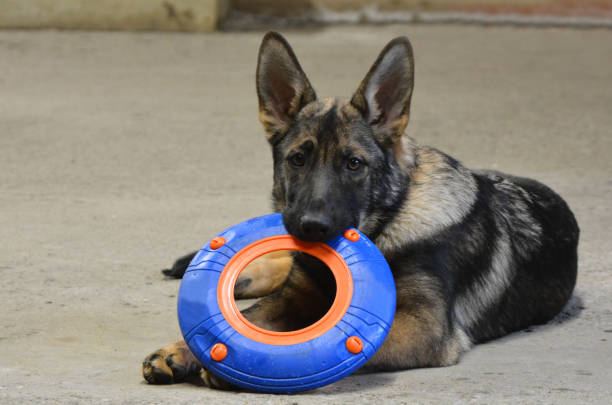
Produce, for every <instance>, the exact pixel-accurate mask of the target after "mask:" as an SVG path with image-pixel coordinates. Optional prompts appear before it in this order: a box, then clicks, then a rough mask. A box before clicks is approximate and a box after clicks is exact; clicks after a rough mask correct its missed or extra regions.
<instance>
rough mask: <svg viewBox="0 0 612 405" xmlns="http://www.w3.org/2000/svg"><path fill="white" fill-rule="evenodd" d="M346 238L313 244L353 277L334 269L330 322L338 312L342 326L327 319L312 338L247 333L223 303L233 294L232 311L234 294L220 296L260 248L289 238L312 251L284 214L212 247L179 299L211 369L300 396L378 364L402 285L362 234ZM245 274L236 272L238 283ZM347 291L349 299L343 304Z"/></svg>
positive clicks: (195, 346)
mask: <svg viewBox="0 0 612 405" xmlns="http://www.w3.org/2000/svg"><path fill="white" fill-rule="evenodd" d="M351 232H353V233H352V235H355V234H357V233H358V232H357V231H356V230H352V231H351ZM345 235H348V234H347V233H346V232H345V233H344V234H343V235H339V236H338V237H336V238H335V239H333V240H331V241H329V242H327V243H325V244H323V243H319V244H309V246H310V245H313V246H314V245H317V246H318V247H319V248H322V249H324V250H325V249H327V250H333V252H335V253H334V255H335V256H337V257H339V258H340V259H341V260H340V261H343V262H344V265H345V268H348V270H349V272H348V276H346V277H347V278H346V279H342V280H340V282H339V281H338V280H339V278H338V276H337V274H339V273H337V272H336V270H335V269H334V268H331V267H332V266H330V269H331V270H332V272H333V273H334V276H335V277H336V284H337V289H338V290H337V291H338V292H337V296H336V300H335V301H334V304H333V305H332V308H331V309H330V311H329V312H328V315H329V314H330V313H331V312H333V310H334V308H335V309H336V311H335V316H336V318H334V319H330V318H329V317H328V315H326V316H325V317H328V318H329V319H327V325H325V327H324V328H321V327H320V326H321V325H318V326H319V328H318V329H317V325H316V324H315V325H314V329H312V328H311V327H309V328H311V329H310V330H309V334H304V333H301V332H300V331H297V332H296V333H293V332H287V333H281V332H269V331H263V330H261V329H259V328H257V327H256V326H254V325H252V324H250V323H249V322H248V321H246V323H247V324H248V325H250V326H249V327H252V328H253V329H252V330H250V329H248V328H247V329H245V330H246V332H248V333H246V332H245V331H243V330H240V327H241V326H244V325H242V324H241V323H240V322H242V321H239V320H238V319H237V318H236V317H235V316H234V314H232V313H230V312H231V310H228V309H227V308H229V306H228V305H230V304H228V303H227V302H225V303H224V300H227V296H228V294H229V296H230V297H231V301H232V303H233V289H232V290H231V291H229V293H227V291H226V295H225V296H224V297H222V293H221V290H222V289H223V288H224V289H226V290H227V288H229V287H221V286H227V285H229V286H230V287H233V284H231V283H230V284H227V283H226V281H224V277H225V278H227V277H226V276H227V274H229V273H230V268H232V260H233V259H236V258H237V257H238V256H240V255H241V254H242V253H243V252H246V251H248V250H249V249H250V247H253V246H256V245H257V244H258V243H260V241H262V240H271V239H274V238H281V239H282V238H285V239H286V240H287V241H288V242H291V240H293V241H294V242H296V243H306V242H301V241H298V240H297V239H295V238H294V237H292V236H289V235H288V232H287V230H286V229H285V227H284V225H283V221H282V215H281V214H270V215H265V216H262V217H258V218H253V219H250V220H248V221H245V222H242V223H240V224H237V225H235V226H233V227H231V228H229V229H227V230H225V231H224V232H222V233H221V234H219V235H218V237H217V238H214V239H213V240H212V241H211V242H209V243H207V244H206V245H205V246H204V247H203V248H202V249H201V250H200V251H199V252H198V253H197V254H196V256H195V257H194V258H193V260H192V262H191V264H190V265H189V267H188V268H187V270H186V272H185V275H184V277H183V281H182V283H181V287H180V291H179V297H178V318H179V324H180V328H181V331H182V333H183V336H184V338H185V341H186V342H187V345H188V346H189V348H190V349H191V351H192V352H193V353H194V355H195V356H196V357H197V358H198V359H199V360H200V361H201V362H202V364H203V365H204V367H205V368H206V369H207V370H209V371H210V372H212V373H214V374H215V375H217V376H218V377H220V378H222V379H224V380H226V381H228V382H230V383H232V384H235V385H237V386H239V387H242V388H245V389H249V390H255V391H260V392H270V393H293V392H298V391H306V390H311V389H314V388H318V387H321V386H324V385H327V384H331V383H332V382H334V381H337V380H339V379H341V378H343V377H345V376H347V375H349V374H351V373H352V372H354V371H355V370H357V369H358V368H359V367H360V366H362V365H363V364H364V363H365V362H366V361H367V360H368V359H369V358H370V357H372V356H373V355H374V353H375V352H376V350H378V348H379V347H380V345H381V344H382V343H383V341H384V339H385V337H386V336H387V334H388V333H389V329H390V327H391V323H392V321H393V316H394V315H395V285H394V282H393V276H392V274H391V271H390V269H389V266H388V264H387V262H386V260H385V259H384V257H383V255H382V254H381V253H380V251H379V250H378V249H377V248H376V246H375V245H374V244H373V243H372V242H371V241H370V240H369V239H368V238H367V237H366V236H365V235H363V234H361V233H359V234H358V240H349V239H347V237H345ZM351 239H353V238H351ZM219 241H222V243H221V244H220V242H219ZM211 244H212V246H211ZM323 245H326V246H323ZM330 248H331V249H330ZM274 250H282V249H274ZM308 253H311V252H308ZM311 254H312V253H311ZM315 255H316V254H315ZM228 263H229V264H230V266H228ZM326 263H327V262H326ZM328 265H329V264H328ZM334 266H335V264H334ZM234 267H235V266H234ZM340 267H341V266H340ZM242 268H244V266H242ZM242 268H240V269H238V270H236V269H234V270H233V272H234V273H235V274H234V281H235V277H237V274H238V273H239V272H240V271H241V270H242ZM339 271H340V272H342V271H343V270H342V269H340V270H339ZM343 277H345V276H343ZM348 283H350V284H351V285H350V286H348ZM345 284H347V285H345ZM341 287H342V288H344V290H343V291H344V293H342V294H344V295H345V298H344V299H343V298H342V297H340V298H339V295H342V294H340V289H341ZM348 287H350V289H349V288H348ZM349 290H350V291H349ZM339 300H345V301H346V304H345V305H344V307H338V305H340V304H338V305H337V303H338V301H339ZM234 306H235V304H234ZM221 308H224V309H223V311H222V309H221ZM228 311H230V312H228ZM332 315H333V314H332ZM237 316H240V315H237ZM325 317H324V318H325ZM243 320H244V319H243ZM330 322H332V323H333V324H330ZM318 323H319V322H317V324H318ZM311 326H313V325H311ZM257 329H259V331H258V330H257ZM306 329H308V328H306ZM306 329H304V330H306ZM239 330H240V331H239ZM304 330H302V331H304ZM313 330H314V332H313ZM261 331H263V332H261ZM260 332H261V333H260ZM258 333H259V334H258ZM300 333H301V335H300ZM248 334H252V335H253V336H251V335H249V336H246V335H248ZM268 335H269V337H266V336H268ZM296 336H297V338H296ZM300 336H301V337H300Z"/></svg>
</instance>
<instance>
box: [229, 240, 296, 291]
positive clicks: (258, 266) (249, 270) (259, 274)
mask: <svg viewBox="0 0 612 405" xmlns="http://www.w3.org/2000/svg"><path fill="white" fill-rule="evenodd" d="M292 263H293V258H292V256H291V254H290V252H289V251H287V250H281V251H278V252H271V253H268V254H266V255H264V256H261V257H258V258H257V259H255V260H253V261H252V262H251V263H249V264H248V266H246V267H245V268H244V270H243V271H242V273H240V276H239V277H238V280H237V283H236V284H237V285H238V286H240V284H241V282H245V281H246V280H250V281H248V284H247V285H246V286H245V287H244V288H239V289H237V291H235V297H236V298H237V299H242V298H257V297H263V296H266V295H269V294H271V293H273V292H274V291H276V290H278V289H279V288H280V286H281V285H282V284H283V283H284V282H285V280H286V279H287V276H288V275H289V271H290V270H291V265H292Z"/></svg>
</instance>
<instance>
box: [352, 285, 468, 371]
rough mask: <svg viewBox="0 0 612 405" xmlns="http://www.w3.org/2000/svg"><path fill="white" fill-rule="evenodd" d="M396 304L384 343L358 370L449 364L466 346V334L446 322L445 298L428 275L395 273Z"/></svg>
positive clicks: (387, 369) (453, 361)
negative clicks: (393, 316)
mask: <svg viewBox="0 0 612 405" xmlns="http://www.w3.org/2000/svg"><path fill="white" fill-rule="evenodd" d="M396 287H397V308H396V312H395V318H394V319H393V325H392V326H391V330H390V332H389V335H387V338H386V339H385V341H384V343H383V344H382V346H381V347H380V349H379V350H378V351H377V352H376V354H374V356H373V357H372V358H371V359H370V360H369V361H368V362H367V363H366V364H365V366H364V367H363V368H362V369H361V370H360V371H364V372H371V371H390V370H401V369H408V368H415V367H442V366H450V365H453V364H455V363H457V361H458V360H459V357H460V355H461V353H462V352H464V351H466V350H467V349H468V348H469V346H470V341H469V338H468V337H467V335H466V334H465V333H464V332H463V331H462V330H461V329H459V328H458V327H456V326H454V325H450V324H449V317H448V308H447V301H446V300H445V299H444V294H443V293H442V292H441V289H440V283H439V282H438V281H437V280H436V279H435V278H434V277H431V276H427V275H422V274H421V275H414V274H413V275H409V276H401V277H396Z"/></svg>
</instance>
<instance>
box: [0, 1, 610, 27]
mask: <svg viewBox="0 0 612 405" xmlns="http://www.w3.org/2000/svg"><path fill="white" fill-rule="evenodd" d="M0 7H2V12H1V13H0V28H64V29H117V30H179V31H213V30H216V29H249V28H254V27H261V26H265V25H275V26H295V25H296V24H301V25H309V24H329V23H340V22H344V23H359V22H361V23H364V22H370V23H385V22H386V23H389V22H442V21H445V22H450V21H453V22H470V21H471V22H480V23H493V22H496V23H500V22H505V23H514V24H526V23H531V24H534V23H539V24H542V23H547V24H556V25H566V24H573V25H581V26H594V25H605V26H607V25H609V21H607V20H606V19H605V18H606V17H611V16H612V1H610V0H374V1H366V0H295V1H286V0H130V1H123V0H96V1H87V0H1V1H0ZM519 17H522V18H519Z"/></svg>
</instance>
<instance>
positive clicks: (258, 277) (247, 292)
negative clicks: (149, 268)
mask: <svg viewBox="0 0 612 405" xmlns="http://www.w3.org/2000/svg"><path fill="white" fill-rule="evenodd" d="M196 253H197V252H192V253H189V254H187V255H185V256H183V257H180V258H178V259H177V260H176V261H175V262H174V264H173V265H172V267H171V268H169V269H165V270H162V273H164V275H166V276H168V277H173V278H182V277H183V275H184V274H185V270H187V267H189V263H191V260H192V259H193V257H194V256H195V255H196ZM292 263H293V259H292V257H291V254H290V253H289V252H288V251H284V250H281V251H278V252H271V253H268V254H266V255H264V256H261V257H259V258H257V259H255V260H253V261H252V262H251V263H249V265H248V266H246V267H245V268H244V270H243V271H242V273H240V276H239V277H238V280H236V287H235V289H234V297H235V298H236V299H239V300H240V299H245V298H259V297H264V296H266V295H269V294H271V293H273V292H274V291H276V290H278V289H279V288H280V286H281V285H283V283H284V282H285V280H286V279H287V275H288V274H289V271H290V270H291V264H292Z"/></svg>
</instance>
